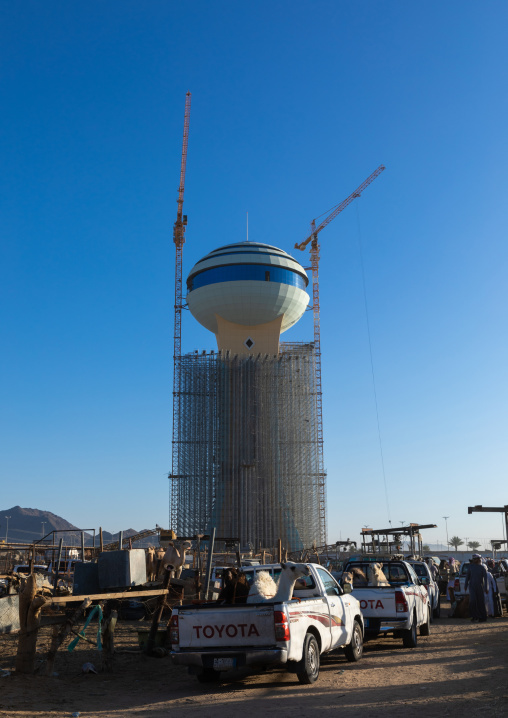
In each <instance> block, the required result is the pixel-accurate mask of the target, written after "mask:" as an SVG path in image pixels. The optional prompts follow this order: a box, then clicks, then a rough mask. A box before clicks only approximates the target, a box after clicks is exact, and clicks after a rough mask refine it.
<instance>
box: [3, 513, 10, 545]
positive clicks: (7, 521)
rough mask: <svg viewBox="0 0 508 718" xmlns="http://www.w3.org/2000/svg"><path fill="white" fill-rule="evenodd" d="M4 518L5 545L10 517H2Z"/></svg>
mask: <svg viewBox="0 0 508 718" xmlns="http://www.w3.org/2000/svg"><path fill="white" fill-rule="evenodd" d="M4 518H5V521H6V523H5V543H7V534H8V533H9V519H10V518H11V517H10V516H4Z"/></svg>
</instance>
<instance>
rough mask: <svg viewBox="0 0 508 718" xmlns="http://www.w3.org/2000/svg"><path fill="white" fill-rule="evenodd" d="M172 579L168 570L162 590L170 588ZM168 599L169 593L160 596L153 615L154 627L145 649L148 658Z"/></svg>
mask: <svg viewBox="0 0 508 718" xmlns="http://www.w3.org/2000/svg"><path fill="white" fill-rule="evenodd" d="M170 579H171V571H168V570H167V569H166V571H165V573H164V578H163V580H162V588H167V587H168V586H169V581H170ZM166 598H167V593H165V594H164V595H162V596H160V598H159V605H158V607H157V609H156V611H155V613H154V615H153V620H152V625H151V626H150V633H149V634H148V638H147V641H146V647H145V653H146V654H147V656H149V655H150V654H151V652H152V651H153V649H154V647H155V639H156V637H157V629H158V628H159V623H160V620H161V617H162V612H163V611H164V606H165V605H166Z"/></svg>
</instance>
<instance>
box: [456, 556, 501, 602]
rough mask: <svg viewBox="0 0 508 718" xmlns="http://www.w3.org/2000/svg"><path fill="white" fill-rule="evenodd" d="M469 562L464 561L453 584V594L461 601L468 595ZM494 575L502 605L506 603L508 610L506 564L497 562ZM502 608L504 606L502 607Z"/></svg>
mask: <svg viewBox="0 0 508 718" xmlns="http://www.w3.org/2000/svg"><path fill="white" fill-rule="evenodd" d="M469 565H470V564H469V562H467V561H464V563H463V564H462V566H461V567H460V572H459V575H458V576H457V578H456V579H455V582H454V585H453V594H454V598H455V600H456V601H460V599H461V598H464V596H465V595H466V593H467V592H466V590H465V585H466V576H467V574H468V572H469ZM494 576H495V577H496V583H497V590H498V591H499V597H500V599H501V606H502V605H503V604H504V605H505V607H506V610H507V611H508V594H507V591H506V589H507V583H508V572H507V571H506V568H505V566H504V564H503V563H502V562H501V561H498V562H496V566H495V569H494ZM501 610H502V608H501Z"/></svg>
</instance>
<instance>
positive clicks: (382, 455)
mask: <svg viewBox="0 0 508 718" xmlns="http://www.w3.org/2000/svg"><path fill="white" fill-rule="evenodd" d="M356 221H357V225H358V248H359V252H360V265H361V270H362V287H363V304H364V307H365V319H366V323H367V336H368V340H369V356H370V370H371V374H372V386H373V389H374V405H375V408H376V422H377V435H378V441H379V453H380V456H381V471H382V474H383V485H384V491H385V501H386V511H387V514H388V523H389V524H390V525H391V523H392V522H391V515H390V502H389V500H388V487H387V483H386V472H385V459H384V452H383V442H382V439H381V425H380V422H379V406H378V401H377V388H376V375H375V372H374V358H373V354H372V340H371V334H370V317H369V306H368V302H367V285H366V282H365V265H364V262H363V246H362V233H361V227H360V209H359V204H357V205H356Z"/></svg>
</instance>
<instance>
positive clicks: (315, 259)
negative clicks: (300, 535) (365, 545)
mask: <svg viewBox="0 0 508 718" xmlns="http://www.w3.org/2000/svg"><path fill="white" fill-rule="evenodd" d="M384 169H386V168H385V167H384V165H379V167H378V168H377V169H376V170H375V171H374V172H373V173H372V174H371V175H370V176H369V177H367V179H366V180H365V181H364V182H362V184H361V185H360V186H359V187H357V188H356V189H355V191H354V192H352V193H351V194H350V195H349V197H347V198H346V199H345V200H344V201H343V202H340V203H339V204H338V205H336V206H335V207H333V208H332V210H331V211H330V213H329V214H328V215H327V216H326V217H325V218H324V219H323V221H322V222H321V224H319V225H318V226H317V227H316V220H315V219H313V220H312V222H311V223H310V227H311V232H310V234H309V236H308V237H306V239H304V240H303V242H300V243H299V244H298V243H297V244H295V249H300V250H301V251H302V252H303V250H304V249H305V248H306V246H307V245H308V244H309V242H310V243H311V244H310V260H311V270H312V315H313V321H314V356H315V360H314V361H315V373H316V417H317V441H318V493H319V525H320V532H321V534H322V539H323V541H324V543H326V533H327V526H326V474H325V470H324V458H323V387H322V382H321V322H320V307H319V259H320V256H319V249H320V248H319V244H318V234H319V232H321V230H322V229H324V228H325V227H326V226H327V225H328V224H330V222H331V221H332V220H333V219H335V217H337V216H338V215H339V214H340V213H341V212H342V211H343V210H345V209H346V207H347V206H348V205H349V204H351V202H352V201H353V200H354V199H356V198H357V197H359V196H360V195H361V193H362V192H363V190H364V189H366V187H368V186H369V185H370V183H371V182H373V181H374V180H375V179H376V177H378V176H379V175H380V174H381V172H383V170H384Z"/></svg>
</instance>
